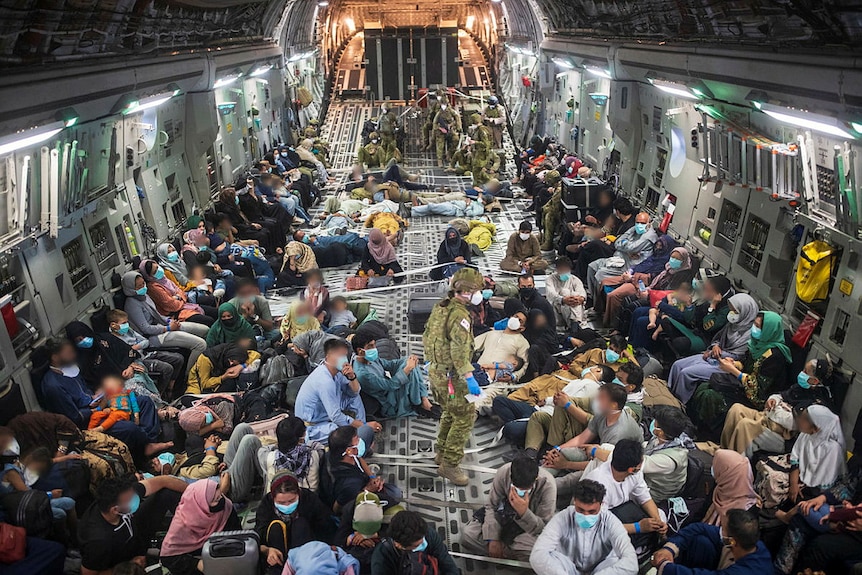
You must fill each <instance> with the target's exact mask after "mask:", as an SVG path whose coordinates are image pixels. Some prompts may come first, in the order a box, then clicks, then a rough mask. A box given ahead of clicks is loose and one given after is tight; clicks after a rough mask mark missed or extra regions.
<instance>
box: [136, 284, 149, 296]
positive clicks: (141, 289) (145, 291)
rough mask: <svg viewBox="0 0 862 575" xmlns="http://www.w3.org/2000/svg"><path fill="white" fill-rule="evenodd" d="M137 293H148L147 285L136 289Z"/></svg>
mask: <svg viewBox="0 0 862 575" xmlns="http://www.w3.org/2000/svg"><path fill="white" fill-rule="evenodd" d="M135 293H136V294H138V295H147V286H144V287H142V288H140V289H136V290H135Z"/></svg>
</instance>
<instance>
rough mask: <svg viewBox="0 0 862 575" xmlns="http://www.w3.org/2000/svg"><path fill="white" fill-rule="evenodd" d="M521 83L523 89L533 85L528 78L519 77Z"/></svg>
mask: <svg viewBox="0 0 862 575" xmlns="http://www.w3.org/2000/svg"><path fill="white" fill-rule="evenodd" d="M521 83H522V84H523V85H524V87H525V88H529V87H530V86H532V85H533V81H532V80H530V77H529V76H521Z"/></svg>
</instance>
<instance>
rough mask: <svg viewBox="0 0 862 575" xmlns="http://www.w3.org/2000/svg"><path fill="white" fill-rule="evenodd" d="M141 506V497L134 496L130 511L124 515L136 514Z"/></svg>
mask: <svg viewBox="0 0 862 575" xmlns="http://www.w3.org/2000/svg"><path fill="white" fill-rule="evenodd" d="M140 506H141V496H140V495H138V494H137V493H135V494H133V495H132V499H131V500H130V501H129V510H128V511H126V512H125V513H123V515H125V514H126V513H134V512H136V511H137V510H138V507H140Z"/></svg>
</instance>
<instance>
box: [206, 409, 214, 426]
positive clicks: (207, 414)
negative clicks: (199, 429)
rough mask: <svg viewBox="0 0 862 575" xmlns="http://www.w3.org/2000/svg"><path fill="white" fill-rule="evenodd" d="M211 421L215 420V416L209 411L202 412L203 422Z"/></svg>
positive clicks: (208, 422)
mask: <svg viewBox="0 0 862 575" xmlns="http://www.w3.org/2000/svg"><path fill="white" fill-rule="evenodd" d="M213 421H215V416H214V415H213V414H212V413H210V412H206V414H204V423H206V424H207V425H209V424H210V423H212V422H213Z"/></svg>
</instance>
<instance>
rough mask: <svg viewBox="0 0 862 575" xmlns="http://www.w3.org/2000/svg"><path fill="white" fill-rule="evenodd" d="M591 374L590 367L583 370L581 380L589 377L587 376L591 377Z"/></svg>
mask: <svg viewBox="0 0 862 575" xmlns="http://www.w3.org/2000/svg"><path fill="white" fill-rule="evenodd" d="M589 373H590V368H589V367H585V368H584V369H582V370H581V379H583V378H585V377H587V375H589Z"/></svg>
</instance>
